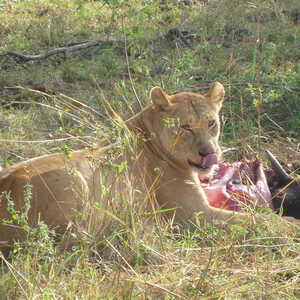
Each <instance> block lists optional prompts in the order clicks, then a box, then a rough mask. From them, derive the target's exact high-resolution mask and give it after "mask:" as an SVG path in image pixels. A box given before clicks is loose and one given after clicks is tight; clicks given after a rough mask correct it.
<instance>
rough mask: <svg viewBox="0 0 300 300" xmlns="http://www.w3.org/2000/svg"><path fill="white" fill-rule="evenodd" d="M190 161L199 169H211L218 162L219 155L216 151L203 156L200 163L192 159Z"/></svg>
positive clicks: (192, 165) (191, 164)
mask: <svg viewBox="0 0 300 300" xmlns="http://www.w3.org/2000/svg"><path fill="white" fill-rule="evenodd" d="M188 163H189V165H190V166H191V167H194V168H197V169H199V170H203V171H205V170H210V169H211V168H212V167H213V166H214V165H216V164H217V163H218V155H217V154H216V153H210V154H207V155H205V156H203V157H202V159H201V161H200V162H199V163H196V162H193V161H191V160H190V159H189V160H188Z"/></svg>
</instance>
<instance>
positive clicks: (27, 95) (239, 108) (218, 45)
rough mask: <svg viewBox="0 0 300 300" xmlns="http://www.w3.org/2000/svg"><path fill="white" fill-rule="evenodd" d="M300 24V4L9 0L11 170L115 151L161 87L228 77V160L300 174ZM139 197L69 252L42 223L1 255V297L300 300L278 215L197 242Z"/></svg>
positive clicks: (2, 76)
mask: <svg viewBox="0 0 300 300" xmlns="http://www.w3.org/2000/svg"><path fill="white" fill-rule="evenodd" d="M299 24H300V3H299V1H298V0H286V1H276V0H265V1H264V0H255V1H251V2H248V1H239V0H234V1H232V0H220V1H200V0H198V1H196V0H195V1H171V0H166V1H163V0H153V1H146V0H143V1H137V0H131V1H122V0H114V1H106V0H99V1H88V0H77V1H75V0H74V1H63V0H56V1H50V0H41V1H34V0H23V1H22V0H14V1H13V0H12V1H3V0H0V101H1V107H0V116H1V118H0V141H1V147H0V155H1V163H2V166H3V167H6V166H9V165H10V164H12V163H14V162H18V161H21V160H24V159H27V158H31V157H35V156H37V155H42V154H46V153H52V152H57V151H64V152H66V153H70V152H71V151H72V150H74V149H81V148H84V147H90V146H93V145H97V144H98V143H99V142H102V141H106V142H109V143H113V142H115V141H116V140H117V139H118V136H119V132H120V127H119V125H118V123H116V122H114V121H113V117H114V114H113V113H112V112H116V113H117V114H119V115H120V116H121V117H122V118H124V119H126V118H127V117H128V116H130V115H132V114H133V113H135V112H137V111H139V110H140V106H144V105H145V104H147V103H148V101H149V97H148V93H149V90H150V88H151V87H152V86H154V85H159V86H162V87H163V88H164V89H165V90H166V91H168V92H170V93H171V92H176V91H181V90H194V91H202V92H203V91H206V90H207V89H208V87H209V86H210V84H211V82H214V81H215V80H218V81H220V82H222V83H223V84H224V86H225V87H226V93H227V96H226V101H227V102H226V104H225V108H224V109H223V112H222V119H223V128H222V137H221V143H222V146H223V149H224V150H227V151H225V155H224V156H225V158H226V159H231V160H236V159H240V158H241V157H248V158H254V157H256V156H258V157H260V158H261V159H264V158H265V156H264V149H266V148H268V149H270V150H272V151H273V153H274V154H275V155H276V156H277V157H279V158H280V160H281V161H283V162H285V163H288V164H289V165H290V168H291V169H292V170H293V171H294V170H295V174H297V172H298V174H299V167H300V152H299V151H300V150H299V148H300V146H299V145H300V143H299V137H300V130H299V128H300V105H299V96H300V65H299V57H300V39H299V35H300V26H299ZM87 41H99V43H98V44H97V45H96V46H93V47H89V48H85V49H81V50H78V51H74V52H68V51H64V52H63V53H60V54H57V55H53V56H49V57H47V58H44V59H40V60H28V61H26V60H24V59H22V58H20V56H16V55H14V54H11V52H15V53H22V54H23V55H38V54H43V53H46V52H47V51H49V50H53V49H56V48H60V47H70V46H72V45H77V44H80V43H84V42H87ZM228 150H229V151H228ZM118 151H122V149H121V148H120V147H118V149H117V150H116V153H114V155H117V153H118ZM109 159H110V158H109V157H108V158H107V160H109ZM297 170H298V171H297ZM120 173H121V174H120V177H122V176H124V178H126V171H124V172H120ZM133 200H134V199H131V198H130V195H126V197H125V199H124V203H125V204H126V205H127V207H128V209H127V210H125V211H123V213H120V214H119V215H110V214H109V213H108V215H107V219H108V223H107V224H106V226H104V227H105V228H104V229H103V228H102V229H101V230H102V231H101V238H99V235H98V233H99V232H98V231H97V230H98V229H97V228H95V227H93V226H90V225H89V224H91V223H89V222H86V224H87V225H86V226H85V227H83V228H80V230H77V231H74V232H73V233H72V235H73V238H74V244H73V246H72V247H71V248H67V249H65V250H62V248H63V247H58V246H57V243H55V236H54V234H53V232H52V231H50V230H49V229H48V228H47V227H46V226H45V225H44V224H42V223H41V224H39V226H37V228H30V229H28V228H27V231H26V234H27V240H26V241H25V242H23V243H17V244H16V245H15V247H14V251H13V252H12V253H11V257H10V258H9V259H5V258H4V257H1V258H0V299H1V300H2V299H45V300H46V299H177V298H179V299H299V298H300V229H299V228H296V227H294V226H292V225H287V224H286V223H284V222H283V221H282V220H281V218H280V217H277V216H274V218H273V220H272V221H266V223H264V224H253V223H251V222H248V223H247V224H244V225H243V226H240V225H239V226H231V227H230V228H224V227H223V226H221V225H218V224H207V225H206V226H204V227H200V226H198V227H197V224H196V227H197V229H196V230H195V231H189V230H187V229H185V228H182V227H180V226H174V225H173V224H172V223H171V222H167V221H165V220H162V219H160V218H157V219H156V221H155V225H146V224H147V223H146V220H147V216H145V215H142V214H140V212H139V209H138V207H134V206H133V205H132V203H133ZM94 209H95V211H97V206H96V207H95V208H94ZM158 215H160V214H158ZM89 217H90V216H89V215H88V216H87V218H89ZM145 219H146V220H145ZM23 226H25V227H26V221H25V223H23Z"/></svg>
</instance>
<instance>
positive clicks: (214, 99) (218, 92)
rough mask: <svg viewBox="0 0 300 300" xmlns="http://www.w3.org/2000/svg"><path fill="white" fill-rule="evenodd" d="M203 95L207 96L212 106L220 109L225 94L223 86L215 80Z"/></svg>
mask: <svg viewBox="0 0 300 300" xmlns="http://www.w3.org/2000/svg"><path fill="white" fill-rule="evenodd" d="M205 96H206V97H208V98H209V102H210V103H211V104H212V105H213V106H215V107H216V108H217V109H218V110H220V109H221V107H222V103H223V100H224V96H225V89H224V86H223V85H222V84H221V83H220V82H218V81H216V82H215V83H214V84H213V85H212V87H211V88H210V90H209V91H208V93H207V94H206V95H205Z"/></svg>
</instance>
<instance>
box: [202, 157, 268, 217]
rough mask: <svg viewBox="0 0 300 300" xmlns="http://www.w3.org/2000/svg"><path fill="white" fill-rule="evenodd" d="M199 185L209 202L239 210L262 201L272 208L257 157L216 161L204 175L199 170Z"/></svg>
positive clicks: (214, 205)
mask: <svg viewBox="0 0 300 300" xmlns="http://www.w3.org/2000/svg"><path fill="white" fill-rule="evenodd" d="M199 179H200V181H201V184H202V187H203V189H204V191H205V194H206V196H207V199H208V202H209V204H210V205H211V206H213V207H217V208H225V209H228V210H232V211H240V210H243V209H244V208H248V209H249V208H251V209H253V208H257V207H261V206H263V205H266V206H268V207H270V208H272V209H273V204H272V201H271V193H270V190H269V187H268V183H267V180H266V177H265V174H264V171H263V168H262V163H261V162H260V161H258V160H254V161H248V160H243V161H240V162H234V163H227V162H219V163H218V164H217V166H216V167H215V169H214V172H213V173H212V174H211V175H210V176H207V177H204V178H203V176H201V174H199Z"/></svg>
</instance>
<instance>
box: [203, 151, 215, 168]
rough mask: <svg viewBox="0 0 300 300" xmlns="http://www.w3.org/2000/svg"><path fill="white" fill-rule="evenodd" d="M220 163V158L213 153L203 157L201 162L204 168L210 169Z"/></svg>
mask: <svg viewBox="0 0 300 300" xmlns="http://www.w3.org/2000/svg"><path fill="white" fill-rule="evenodd" d="M217 163H218V156H217V154H216V153H211V154H208V155H206V156H203V158H202V161H201V167H202V168H210V167H211V166H212V165H214V164H217Z"/></svg>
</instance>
